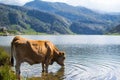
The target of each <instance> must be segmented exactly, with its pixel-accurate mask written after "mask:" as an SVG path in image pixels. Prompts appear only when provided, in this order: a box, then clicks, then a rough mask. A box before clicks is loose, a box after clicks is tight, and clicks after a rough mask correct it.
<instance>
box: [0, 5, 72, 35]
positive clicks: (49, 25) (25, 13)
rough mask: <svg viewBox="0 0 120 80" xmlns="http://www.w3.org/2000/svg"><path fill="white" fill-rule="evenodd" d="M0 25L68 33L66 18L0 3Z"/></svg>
mask: <svg viewBox="0 0 120 80" xmlns="http://www.w3.org/2000/svg"><path fill="white" fill-rule="evenodd" d="M0 14H1V15H0V26H1V27H6V28H7V29H9V30H17V31H19V32H22V33H25V32H42V33H51V34H56V33H58V34H69V33H71V31H70V30H69V25H70V23H69V22H68V20H67V19H65V18H63V17H61V16H58V15H53V14H50V13H46V12H41V11H37V10H33V9H27V8H24V7H19V6H10V5H4V4H0Z"/></svg>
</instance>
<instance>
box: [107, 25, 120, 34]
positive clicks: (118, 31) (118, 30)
mask: <svg viewBox="0 0 120 80" xmlns="http://www.w3.org/2000/svg"><path fill="white" fill-rule="evenodd" d="M108 33H110V34H120V24H119V25H117V26H116V27H114V28H113V29H111V30H110V31H109V32H108Z"/></svg>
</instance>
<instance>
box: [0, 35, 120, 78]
mask: <svg viewBox="0 0 120 80" xmlns="http://www.w3.org/2000/svg"><path fill="white" fill-rule="evenodd" d="M13 37H14V36H0V46H10V42H11V41H12V39H13ZM23 37H25V38H29V39H36V40H50V41H52V42H53V43H54V44H55V45H56V46H57V47H58V48H59V49H60V50H62V51H65V52H66V60H65V68H61V67H60V66H59V65H58V64H56V63H54V64H53V65H51V66H50V67H49V73H48V74H47V75H43V74H42V73H41V64H35V65H33V66H31V65H29V64H27V63H23V64H22V65H21V71H22V73H21V74H22V76H23V77H39V78H40V79H41V78H42V79H43V80H51V79H52V80H53V79H55V80H120V36H102V35H44V36H42V35H39V36H38V35H30V36H27V35H26V36H23Z"/></svg>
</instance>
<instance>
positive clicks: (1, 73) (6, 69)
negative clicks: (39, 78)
mask: <svg viewBox="0 0 120 80" xmlns="http://www.w3.org/2000/svg"><path fill="white" fill-rule="evenodd" d="M0 80H16V76H15V74H14V72H13V71H12V70H11V66H10V56H9V55H8V53H7V52H6V51H5V50H4V49H3V48H1V47H0Z"/></svg>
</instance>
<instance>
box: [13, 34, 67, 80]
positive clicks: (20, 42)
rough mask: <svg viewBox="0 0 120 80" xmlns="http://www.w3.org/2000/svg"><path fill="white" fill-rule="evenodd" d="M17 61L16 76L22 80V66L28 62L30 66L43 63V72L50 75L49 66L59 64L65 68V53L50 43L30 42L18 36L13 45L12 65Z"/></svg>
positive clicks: (44, 41)
mask: <svg viewBox="0 0 120 80" xmlns="http://www.w3.org/2000/svg"><path fill="white" fill-rule="evenodd" d="M13 57H15V59H16V65H15V69H16V75H17V78H18V80H20V65H21V63H23V62H28V63H29V64H30V65H33V64H38V63H42V72H46V73H48V66H49V65H52V64H53V63H54V62H57V63H58V64H59V65H60V66H62V67H63V66H64V59H65V53H64V52H61V51H59V50H58V49H57V47H56V46H55V45H54V44H53V43H52V42H50V41H46V40H28V39H26V38H22V37H20V36H16V37H15V38H14V39H13V40H12V43H11V65H12V66H13V62H14V58H13Z"/></svg>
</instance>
